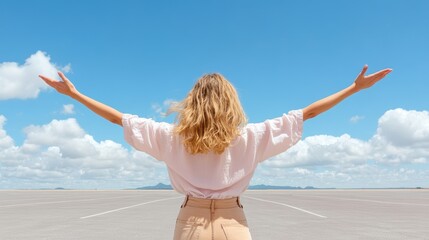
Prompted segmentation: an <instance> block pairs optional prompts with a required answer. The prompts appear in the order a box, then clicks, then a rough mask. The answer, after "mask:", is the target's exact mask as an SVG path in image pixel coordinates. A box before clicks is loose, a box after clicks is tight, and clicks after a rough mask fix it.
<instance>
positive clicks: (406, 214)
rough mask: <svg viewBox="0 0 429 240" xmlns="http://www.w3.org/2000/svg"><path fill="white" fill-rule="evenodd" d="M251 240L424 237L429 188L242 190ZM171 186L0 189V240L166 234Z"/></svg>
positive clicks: (174, 198) (177, 198) (173, 200)
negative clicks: (165, 188) (161, 188)
mask: <svg viewBox="0 0 429 240" xmlns="http://www.w3.org/2000/svg"><path fill="white" fill-rule="evenodd" d="M241 199H242V203H243V205H244V210H245V212H246V215H247V218H248V223H249V226H250V230H251V233H252V235H253V239H254V240H266V239H269V240H277V239H278V240H286V239H288V240H292V239H299V240H305V239H311V240H313V239H330V240H331V239H342V240H343V239H346V240H353V239H369V240H373V239H389V240H395V239H406V240H413V239H427V240H429V190H428V189H415V190H414V189H408V190H406V189H398V190H396V189H395V190H279V191H269V190H262V191H250V190H249V191H247V192H245V193H244V194H243V195H242V198H241ZM182 201H183V196H182V195H179V194H178V193H176V192H174V191H142V190H113V191H102V190H97V191H92V190H87V191H85V190H53V191H45V190H34V191H33V190H0V239H1V240H20V239H32V240H40V239H55V240H65V239H80V240H82V239H91V240H92V239H102V240H113V239H125V240H133V239H151V240H156V239H162V240H168V239H172V235H173V229H174V224H175V220H176V216H177V214H178V212H179V208H180V205H181V203H182Z"/></svg>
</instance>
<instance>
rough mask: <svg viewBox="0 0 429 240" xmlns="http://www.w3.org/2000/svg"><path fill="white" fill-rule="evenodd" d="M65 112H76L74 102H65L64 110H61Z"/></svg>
mask: <svg viewBox="0 0 429 240" xmlns="http://www.w3.org/2000/svg"><path fill="white" fill-rule="evenodd" d="M61 113H63V114H74V113H75V112H74V105H73V104H65V105H63V110H62V111H61Z"/></svg>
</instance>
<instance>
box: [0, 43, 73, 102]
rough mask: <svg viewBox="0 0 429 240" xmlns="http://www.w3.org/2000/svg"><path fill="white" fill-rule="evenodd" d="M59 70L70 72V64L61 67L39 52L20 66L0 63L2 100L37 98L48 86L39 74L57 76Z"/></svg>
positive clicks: (14, 63)
mask: <svg viewBox="0 0 429 240" xmlns="http://www.w3.org/2000/svg"><path fill="white" fill-rule="evenodd" d="M58 69H61V70H63V71H64V72H68V71H70V69H71V68H70V64H68V65H67V66H65V67H60V66H57V65H55V64H54V63H52V62H51V58H50V57H49V56H48V55H47V54H46V53H44V52H42V51H37V52H36V53H35V54H33V55H31V56H30V57H29V58H27V59H26V60H25V63H24V64H22V65H19V64H18V63H16V62H3V63H0V100H7V99H28V98H36V97H37V96H38V95H39V93H40V91H42V90H44V89H47V88H48V86H47V85H46V84H45V83H44V82H43V81H41V80H40V79H39V78H38V75H39V74H44V75H48V76H56V75H57V71H58Z"/></svg>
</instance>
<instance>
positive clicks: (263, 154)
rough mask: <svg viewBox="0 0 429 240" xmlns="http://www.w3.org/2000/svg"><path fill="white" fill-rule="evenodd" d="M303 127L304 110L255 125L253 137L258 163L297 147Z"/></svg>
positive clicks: (291, 112)
mask: <svg viewBox="0 0 429 240" xmlns="http://www.w3.org/2000/svg"><path fill="white" fill-rule="evenodd" d="M302 127H303V113H302V110H294V111H290V112H289V113H288V114H283V116H281V117H278V118H274V119H270V120H266V121H264V122H262V123H257V124H254V125H253V131H255V132H254V134H253V136H254V137H255V138H256V139H255V141H254V143H255V144H256V146H255V151H256V154H255V155H256V158H257V160H258V162H262V161H264V160H266V159H268V158H270V157H273V156H275V155H277V154H280V153H282V152H284V151H286V150H287V149H289V148H290V147H292V146H293V145H295V144H296V143H297V142H298V141H299V140H300V139H301V137H302Z"/></svg>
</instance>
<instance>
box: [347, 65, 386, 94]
mask: <svg viewBox="0 0 429 240" xmlns="http://www.w3.org/2000/svg"><path fill="white" fill-rule="evenodd" d="M367 69H368V65H365V66H364V67H363V69H362V71H361V72H360V74H359V75H358V76H357V77H356V80H355V86H356V88H357V89H358V90H362V89H365V88H369V87H371V86H372V85H374V84H375V83H376V82H378V81H380V80H381V79H382V78H384V77H385V76H386V75H387V74H389V73H390V72H391V71H392V69H391V68H386V69H383V70H381V71H378V72H376V73H373V74H370V75H367V76H365V72H366V70H367Z"/></svg>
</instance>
